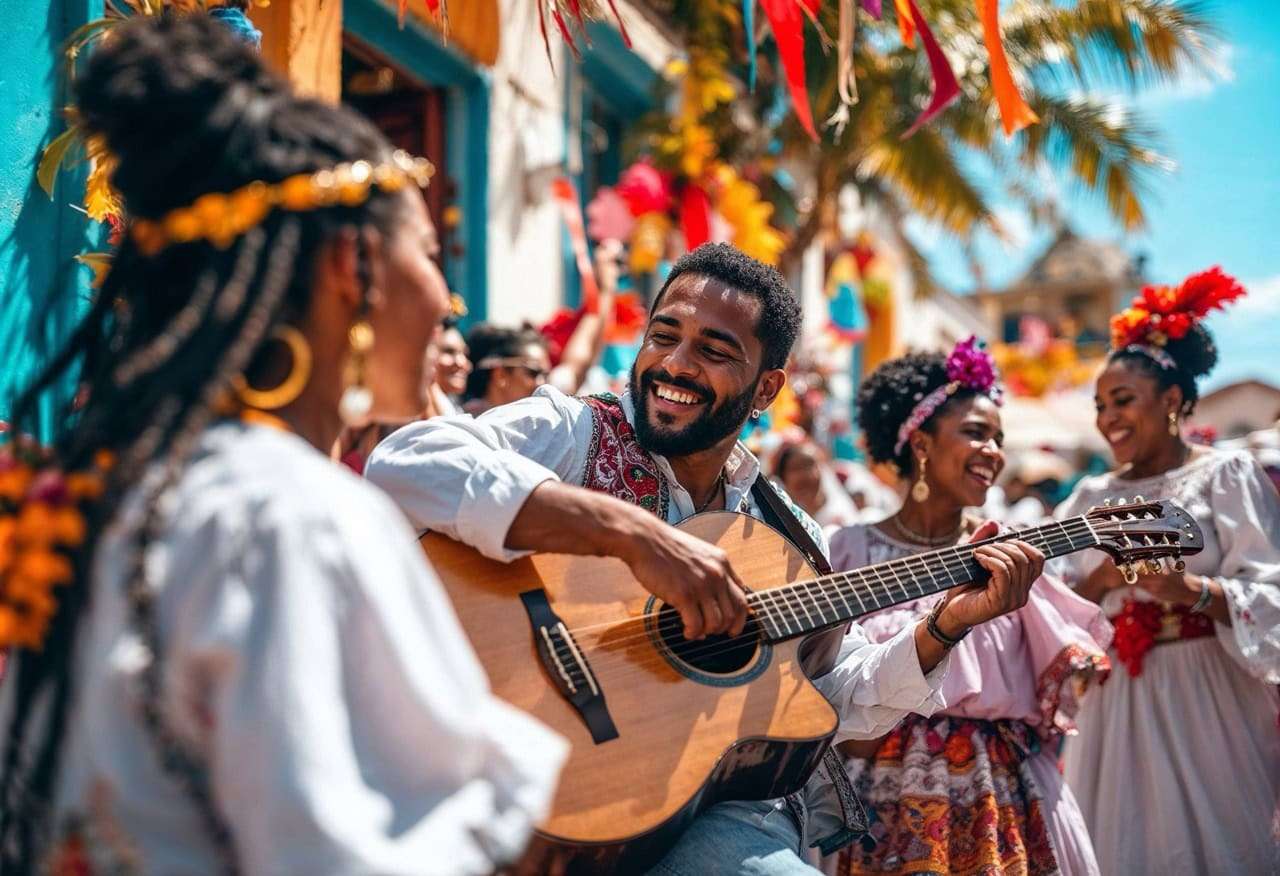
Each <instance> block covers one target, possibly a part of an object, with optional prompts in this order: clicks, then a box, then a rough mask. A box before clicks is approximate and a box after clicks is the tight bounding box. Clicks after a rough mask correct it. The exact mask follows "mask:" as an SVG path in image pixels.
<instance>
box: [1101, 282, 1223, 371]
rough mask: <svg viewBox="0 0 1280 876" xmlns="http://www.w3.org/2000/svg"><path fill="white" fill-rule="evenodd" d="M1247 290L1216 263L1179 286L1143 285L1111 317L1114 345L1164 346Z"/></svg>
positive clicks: (1112, 344) (1116, 346) (1122, 346)
mask: <svg viewBox="0 0 1280 876" xmlns="http://www.w3.org/2000/svg"><path fill="white" fill-rule="evenodd" d="M1244 294H1245V289H1244V287H1243V286H1241V285H1240V282H1239V281H1238V280H1236V279H1235V278H1234V277H1232V276H1230V275H1229V274H1226V273H1223V271H1222V268H1219V267H1217V266H1216V265H1215V266H1214V267H1212V268H1210V269H1209V270H1207V271H1201V272H1200V273H1198V274H1192V275H1191V276H1189V277H1187V278H1186V279H1185V280H1183V281H1182V282H1181V283H1179V284H1178V285H1177V286H1143V287H1142V290H1141V291H1140V292H1139V293H1138V295H1137V297H1135V298H1134V299H1133V301H1132V302H1131V303H1130V305H1129V307H1128V308H1126V309H1125V310H1123V311H1121V312H1120V313H1118V314H1116V315H1115V316H1113V317H1112V318H1111V346H1112V348H1113V349H1116V350H1120V349H1123V348H1124V347H1127V346H1129V345H1130V344H1156V345H1157V346H1164V345H1165V344H1166V343H1167V342H1168V341H1169V340H1170V339H1171V338H1172V339H1175V340H1176V339H1178V338H1183V337H1186V335H1187V332H1189V331H1191V328H1192V326H1194V325H1195V324H1196V323H1197V322H1199V321H1200V320H1202V319H1204V317H1205V316H1206V315H1208V313H1209V312H1210V311H1212V310H1215V309H1216V310H1220V309H1222V306H1223V305H1224V304H1226V303H1227V302H1230V301H1235V300H1236V299H1237V298H1240V297H1241V296H1243V295H1244Z"/></svg>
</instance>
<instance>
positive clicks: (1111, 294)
mask: <svg viewBox="0 0 1280 876" xmlns="http://www.w3.org/2000/svg"><path fill="white" fill-rule="evenodd" d="M1142 282H1143V280H1142V264H1141V259H1140V258H1134V257H1132V256H1130V255H1129V254H1128V253H1126V252H1125V251H1124V250H1123V249H1121V248H1120V247H1119V246H1118V245H1116V244H1115V243H1112V242H1110V241H1105V240H1094V239H1088V238H1083V237H1079V236H1077V235H1076V233H1075V232H1074V231H1072V230H1071V229H1070V228H1066V227H1064V228H1062V229H1061V230H1060V231H1059V232H1058V235H1057V237H1056V238H1055V239H1054V241H1053V243H1051V244H1050V245H1049V248H1048V249H1047V250H1046V251H1045V252H1044V254H1043V255H1042V256H1040V258H1038V259H1036V261H1035V262H1034V263H1033V264H1032V265H1031V267H1030V269H1028V270H1027V272H1026V273H1025V274H1024V275H1023V276H1022V277H1021V278H1020V279H1018V280H1017V281H1016V282H1014V283H1013V284H1012V285H1010V286H1009V287H1007V288H1005V289H999V290H990V289H987V290H979V291H978V292H976V293H974V297H975V298H976V300H977V305H978V308H979V309H980V312H981V313H982V317H983V320H984V321H985V322H986V325H987V335H988V337H989V338H991V339H992V340H993V341H997V342H1004V343H1015V342H1017V341H1019V340H1022V339H1023V335H1024V333H1026V332H1027V331H1028V328H1029V325H1034V326H1036V327H1038V329H1039V330H1040V331H1043V332H1046V333H1047V334H1049V335H1051V336H1053V337H1060V338H1065V339H1067V340H1071V341H1074V342H1075V343H1076V345H1077V347H1078V349H1079V351H1080V354H1081V356H1082V358H1088V357H1089V356H1090V355H1093V354H1098V355H1100V354H1101V353H1102V352H1103V351H1104V350H1105V347H1106V343H1107V337H1108V334H1109V332H1108V324H1109V320H1110V317H1111V314H1113V313H1115V312H1116V311H1117V310H1119V309H1120V308H1121V307H1123V306H1124V305H1126V304H1127V303H1128V301H1129V299H1130V298H1131V297H1133V295H1134V293H1135V292H1136V291H1137V289H1138V287H1139V286H1140V285H1141V284H1142Z"/></svg>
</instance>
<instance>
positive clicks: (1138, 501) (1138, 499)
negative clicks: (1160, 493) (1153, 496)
mask: <svg viewBox="0 0 1280 876" xmlns="http://www.w3.org/2000/svg"><path fill="white" fill-rule="evenodd" d="M1145 501H1147V500H1146V499H1144V498H1142V497H1141V496H1134V497H1133V503H1134V504H1135V505H1141V504H1142V503H1143V502H1145Z"/></svg>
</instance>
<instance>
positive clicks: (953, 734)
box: [836, 715, 1059, 876]
mask: <svg viewBox="0 0 1280 876" xmlns="http://www.w3.org/2000/svg"><path fill="white" fill-rule="evenodd" d="M1039 750H1040V740H1039V738H1038V737H1037V736H1036V734H1035V731H1034V729H1032V728H1031V727H1029V726H1028V725H1027V724H1025V723H1024V722H1022V721H981V720H976V719H967V718H951V717H935V718H924V717H921V716H919V715H910V716H908V717H907V719H906V720H905V721H903V722H902V724H900V725H899V726H898V729H896V730H895V731H894V732H893V733H891V734H890V735H889V736H888V737H887V738H886V739H885V740H884V742H882V743H881V745H880V748H879V750H878V751H877V752H876V754H875V757H874V758H873V759H872V760H870V761H866V760H858V759H855V760H851V761H850V762H849V770H850V774H851V775H852V776H854V780H855V784H856V787H857V790H858V794H859V796H861V797H862V799H863V800H865V801H866V802H867V804H868V807H869V808H871V809H872V810H873V815H872V825H871V830H870V833H871V836H872V837H873V838H874V839H875V841H876V842H875V845H874V846H868V845H863V846H860V845H858V844H854V845H853V846H850V847H848V848H847V849H845V850H844V851H843V852H841V854H840V858H839V865H838V868H837V871H836V872H837V873H839V874H840V876H855V874H868V876H870V874H877V876H879V874H884V873H890V872H895V873H953V874H964V876H977V874H991V873H1002V874H1020V876H1048V874H1056V873H1058V872H1059V869H1058V864H1057V859H1056V858H1055V857H1054V853H1053V848H1052V846H1051V845H1050V843H1049V832H1048V827H1047V826H1046V824H1045V821H1044V815H1043V813H1042V810H1041V803H1040V794H1039V791H1038V790H1037V788H1036V786H1035V782H1034V780H1033V779H1032V778H1031V774H1030V771H1029V770H1028V769H1027V768H1026V761H1027V759H1028V758H1029V757H1031V756H1032V755H1034V754H1036V753H1037V752H1039Z"/></svg>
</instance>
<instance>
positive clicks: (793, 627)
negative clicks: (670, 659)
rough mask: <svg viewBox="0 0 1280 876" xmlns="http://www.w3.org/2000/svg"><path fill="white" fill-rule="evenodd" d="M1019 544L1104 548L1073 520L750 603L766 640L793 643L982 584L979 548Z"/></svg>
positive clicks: (1051, 550) (1058, 550) (756, 597)
mask: <svg viewBox="0 0 1280 876" xmlns="http://www.w3.org/2000/svg"><path fill="white" fill-rule="evenodd" d="M1013 539H1021V540H1023V541H1025V542H1027V543H1028V544H1030V545H1033V546H1034V547H1036V548H1038V549H1039V550H1041V551H1042V552H1043V553H1044V555H1045V556H1046V557H1049V558H1052V557H1060V556H1062V555H1064V554H1069V553H1074V552H1075V551H1080V550H1084V549H1085V548H1090V547H1095V546H1097V545H1098V543H1099V541H1098V537H1097V535H1096V534H1095V533H1094V531H1093V529H1092V528H1091V527H1090V525H1089V523H1088V521H1087V520H1086V519H1085V517H1083V516H1079V517H1070V518H1068V519H1066V520H1061V521H1053V522H1050V523H1046V524H1043V525H1041V526H1037V527H1034V528H1032V529H1023V530H1013V531H1009V532H1005V533H1001V534H1000V535H998V536H996V537H994V538H989V539H986V540H984V541H981V542H973V543H970V544H963V545H957V546H955V547H949V548H943V549H942V550H938V551H932V552H929V553H922V554H913V555H911V556H908V557H901V558H899V559H896V560H889V561H888V562H884V563H876V564H875V565H872V566H865V567H863V568H861V569H852V570H850V571H848V572H836V573H834V574H831V575H826V576H824V577H821V578H811V579H809V580H808V581H797V582H796V583H794V584H788V585H787V586H785V587H777V588H775V589H773V590H757V591H754V592H752V593H750V594H749V595H748V597H747V602H748V603H749V604H750V606H751V609H752V612H753V614H754V615H755V617H756V622H757V623H759V624H760V627H761V629H762V631H763V633H764V637H765V638H766V639H768V640H770V641H774V642H777V641H782V640H784V639H792V638H795V637H796V636H803V635H806V634H808V633H811V632H814V631H815V630H820V629H823V628H824V627H831V626H835V625H836V624H841V623H844V622H846V621H849V620H852V619H853V618H856V617H861V616H862V615H864V614H870V613H871V612H873V611H877V610H879V609H882V608H888V607H889V606H891V605H897V604H898V603H901V602H910V601H911V600H913V599H919V598H921V597H922V596H928V595H930V594H932V593H938V592H940V591H942V590H946V589H948V588H950V587H955V586H957V585H960V584H970V583H974V582H977V581H981V580H983V579H984V578H986V577H987V571H986V570H985V569H984V568H982V566H980V565H978V563H977V561H976V560H974V558H973V551H974V548H977V547H979V546H981V545H984V544H994V543H997V542H1002V541H1010V540H1013Z"/></svg>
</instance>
